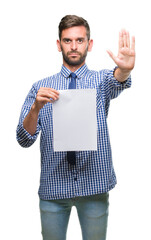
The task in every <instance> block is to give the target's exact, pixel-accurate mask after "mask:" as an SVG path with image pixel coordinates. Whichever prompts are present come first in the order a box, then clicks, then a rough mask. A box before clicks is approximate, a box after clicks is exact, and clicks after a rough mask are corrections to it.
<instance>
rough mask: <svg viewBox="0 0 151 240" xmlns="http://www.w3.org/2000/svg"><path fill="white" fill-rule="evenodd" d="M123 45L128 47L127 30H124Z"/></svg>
mask: <svg viewBox="0 0 151 240" xmlns="http://www.w3.org/2000/svg"><path fill="white" fill-rule="evenodd" d="M123 47H127V34H126V31H125V30H123Z"/></svg>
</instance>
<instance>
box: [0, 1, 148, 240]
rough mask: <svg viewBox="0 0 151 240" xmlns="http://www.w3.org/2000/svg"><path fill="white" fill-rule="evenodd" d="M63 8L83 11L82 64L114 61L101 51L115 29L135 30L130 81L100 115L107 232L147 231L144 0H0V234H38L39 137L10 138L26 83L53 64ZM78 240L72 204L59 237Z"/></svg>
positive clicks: (132, 235)
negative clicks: (104, 133)
mask: <svg viewBox="0 0 151 240" xmlns="http://www.w3.org/2000/svg"><path fill="white" fill-rule="evenodd" d="M66 14H77V15H80V16H83V17H84V18H86V19H87V20H88V22H89V24H90V27H91V36H92V38H93V39H94V47H93V50H92V52H91V53H89V55H88V58H87V65H88V67H89V68H90V69H94V70H101V69H103V68H113V67H114V66H115V65H114V63H113V62H112V60H111V59H110V58H109V56H108V55H107V53H106V49H111V50H112V51H113V52H114V53H117V49H118V48H117V47H118V32H119V31H120V29H121V28H126V29H128V30H129V31H130V34H131V35H135V37H136V53H137V58H136V66H135V69H134V71H133V72H132V79H133V85H132V88H131V89H128V90H126V91H125V92H123V93H122V94H121V95H120V96H119V97H118V98H117V99H115V100H113V101H112V103H111V106H110V113H109V118H108V124H109V130H110V137H111V143H112V149H113V159H114V167H115V170H116V174H117V179H118V185H117V186H116V188H115V189H114V190H112V191H111V192H110V215H109V226H108V239H109V240H112V239H113V240H115V239H116V240H121V239H122V240H127V239H137V240H139V239H141V240H142V239H146V240H148V239H151V232H150V215H151V206H150V202H151V194H150V192H151V188H150V185H151V175H150V169H151V167H150V166H151V164H150V161H151V151H150V149H151V141H150V136H151V127H150V123H151V114H150V109H151V108H150V103H151V101H150V88H151V83H150V82H151V76H150V64H151V62H150V54H151V47H150V43H151V34H150V22H151V17H150V1H147V0H144V1H143V2H142V1H132V0H127V1H121V0H114V1H112V0H111V1H97V0H93V1H87V0H86V1H84V0H83V1H81V0H77V1H68V0H64V1H50V0H49V1H48V0H41V1H40V0H26V1H22V0H13V1H11V0H5V1H4V0H3V1H1V3H0V25H1V26H0V36H1V37H0V83H1V91H0V103H1V108H0V112H1V117H0V126H1V131H0V133H1V157H0V220H1V231H0V238H1V239H3V240H7V239H15V240H20V239H21V240H27V239H28V240H31V239H36V240H40V239H42V238H41V233H40V232H41V226H40V216H39V199H38V195H37V191H38V187H39V173H40V154H39V138H38V140H37V142H36V143H35V144H34V145H33V146H32V147H31V148H28V149H23V148H21V147H20V146H19V145H18V143H17V142H16V136H15V134H16V133H15V131H16V126H17V123H18V118H19V115H20V110H21V106H22V104H23V101H24V99H25V97H26V95H27V93H28V91H29V89H30V88H31V85H32V84H33V83H34V82H35V81H38V80H40V79H42V78H44V77H47V76H50V75H52V74H54V73H57V72H58V71H60V67H61V64H62V57H61V53H59V52H57V48H56V39H57V38H58V36H57V34H58V29H57V28H58V24H59V22H60V19H61V18H62V17H63V16H64V15H66ZM69 239H72V240H74V239H76V240H77V239H78V240H81V239H82V237H81V230H80V225H79V222H78V217H77V213H76V209H75V208H73V211H72V214H71V218H70V222H69V228H68V233H67V240H69Z"/></svg>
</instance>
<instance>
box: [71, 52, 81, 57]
mask: <svg viewBox="0 0 151 240" xmlns="http://www.w3.org/2000/svg"><path fill="white" fill-rule="evenodd" d="M68 56H72V57H77V56H80V53H78V52H69V53H68Z"/></svg>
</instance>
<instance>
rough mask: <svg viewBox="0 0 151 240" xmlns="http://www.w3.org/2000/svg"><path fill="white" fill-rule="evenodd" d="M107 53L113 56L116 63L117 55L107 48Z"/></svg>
mask: <svg viewBox="0 0 151 240" xmlns="http://www.w3.org/2000/svg"><path fill="white" fill-rule="evenodd" d="M107 53H108V54H109V56H110V57H111V58H112V60H113V61H114V62H115V63H116V56H115V55H114V54H113V53H112V52H111V51H110V50H107Z"/></svg>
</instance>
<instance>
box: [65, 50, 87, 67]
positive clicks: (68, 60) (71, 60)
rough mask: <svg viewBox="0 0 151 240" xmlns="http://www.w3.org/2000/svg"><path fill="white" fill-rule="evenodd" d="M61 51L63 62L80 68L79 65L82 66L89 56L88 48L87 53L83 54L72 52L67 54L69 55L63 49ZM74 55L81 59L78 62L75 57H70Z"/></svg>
mask: <svg viewBox="0 0 151 240" xmlns="http://www.w3.org/2000/svg"><path fill="white" fill-rule="evenodd" d="M61 50H62V56H63V60H64V61H65V62H66V63H67V64H68V65H69V66H78V65H81V64H82V63H84V62H85V59H86V56H87V52H88V48H87V49H86V50H85V52H84V53H83V54H82V53H81V52H78V51H70V52H67V54H65V52H64V50H63V48H62V47H61ZM72 53H76V54H78V55H79V58H78V59H77V60H76V59H74V57H69V55H70V54H72Z"/></svg>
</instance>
